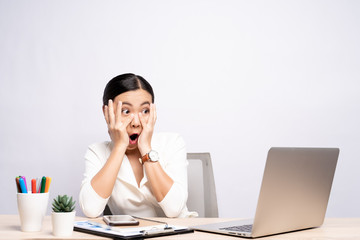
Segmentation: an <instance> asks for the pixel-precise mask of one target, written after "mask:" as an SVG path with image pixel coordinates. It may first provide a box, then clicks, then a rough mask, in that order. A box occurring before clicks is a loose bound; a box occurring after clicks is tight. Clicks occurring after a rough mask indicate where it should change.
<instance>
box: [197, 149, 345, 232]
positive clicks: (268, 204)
mask: <svg viewBox="0 0 360 240" xmlns="http://www.w3.org/2000/svg"><path fill="white" fill-rule="evenodd" d="M338 156H339V149H338V148H271V149H270V150H269V152H268V156H267V160H266V165H265V170H264V175H263V180H262V184H261V189H260V195H259V198H258V204H257V208H256V213H255V217H254V219H252V220H251V219H250V220H241V221H231V222H223V223H215V224H207V225H200V226H195V227H193V229H195V230H199V231H206V232H213V233H220V234H226V235H232V236H239V237H251V238H256V237H262V236H267V235H273V234H279V233H285V232H291V231H296V230H302V229H308V228H314V227H319V226H321V225H322V223H323V221H324V218H325V213H326V208H327V204H328V200H329V196H330V190H331V186H332V182H333V178H334V173H335V168H336V164H337V160H338ZM239 215H241V213H239Z"/></svg>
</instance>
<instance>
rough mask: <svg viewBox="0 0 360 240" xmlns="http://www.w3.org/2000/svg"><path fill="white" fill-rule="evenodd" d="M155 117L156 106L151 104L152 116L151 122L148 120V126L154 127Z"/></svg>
mask: <svg viewBox="0 0 360 240" xmlns="http://www.w3.org/2000/svg"><path fill="white" fill-rule="evenodd" d="M154 116H156V113H155V108H154V104H153V103H152V104H150V116H149V120H148V124H150V125H151V126H153V125H154V123H155V121H154Z"/></svg>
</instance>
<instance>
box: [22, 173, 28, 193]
mask: <svg viewBox="0 0 360 240" xmlns="http://www.w3.org/2000/svg"><path fill="white" fill-rule="evenodd" d="M22 178H23V179H24V183H25V187H26V192H28V188H27V183H26V177H25V176H22Z"/></svg>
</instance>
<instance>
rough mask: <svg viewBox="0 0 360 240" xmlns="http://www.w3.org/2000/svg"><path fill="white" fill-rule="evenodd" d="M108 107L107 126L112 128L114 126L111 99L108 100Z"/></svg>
mask: <svg viewBox="0 0 360 240" xmlns="http://www.w3.org/2000/svg"><path fill="white" fill-rule="evenodd" d="M108 106H109V125H110V126H114V124H115V114H114V105H113V101H112V100H111V99H110V100H109V103H108Z"/></svg>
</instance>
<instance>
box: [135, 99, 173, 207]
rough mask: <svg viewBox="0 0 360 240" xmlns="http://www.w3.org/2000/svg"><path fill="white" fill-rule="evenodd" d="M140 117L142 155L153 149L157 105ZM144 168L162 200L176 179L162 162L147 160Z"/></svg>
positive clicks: (140, 114) (158, 197) (152, 105)
mask: <svg viewBox="0 0 360 240" xmlns="http://www.w3.org/2000/svg"><path fill="white" fill-rule="evenodd" d="M139 119H140V122H141V125H142V128H143V130H142V132H141V134H140V137H139V145H138V148H139V151H140V155H141V156H144V155H145V154H146V153H148V152H150V150H151V139H152V135H153V131H154V126H155V122H156V107H155V105H154V104H151V105H150V115H149V117H148V119H145V117H144V116H143V114H142V113H139ZM144 168H145V172H146V175H147V177H148V179H149V182H150V185H151V190H152V192H153V194H154V196H155V198H156V200H157V201H158V202H161V201H162V200H163V199H164V197H165V196H166V194H167V193H168V192H169V190H170V188H171V186H172V185H173V183H174V181H173V180H172V179H171V177H169V175H167V173H166V172H165V171H164V170H163V168H162V167H161V165H160V163H158V162H156V163H153V162H145V163H144Z"/></svg>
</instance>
